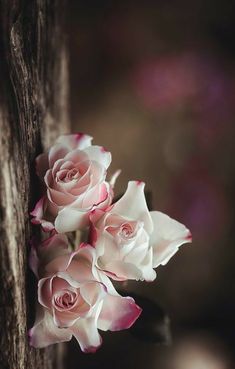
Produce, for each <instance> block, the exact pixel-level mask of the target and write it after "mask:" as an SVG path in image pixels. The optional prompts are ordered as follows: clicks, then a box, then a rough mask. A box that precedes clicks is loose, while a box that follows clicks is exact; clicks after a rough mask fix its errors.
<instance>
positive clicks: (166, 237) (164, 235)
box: [150, 211, 192, 268]
mask: <svg viewBox="0 0 235 369" xmlns="http://www.w3.org/2000/svg"><path fill="white" fill-rule="evenodd" d="M150 214H151V217H152V220H153V224H154V231H153V233H152V235H151V237H150V245H152V247H153V267H154V268H156V267H157V266H158V265H160V264H161V265H165V264H166V263H167V262H168V261H169V260H170V258H171V257H172V256H173V255H174V254H175V253H176V252H177V251H178V249H179V247H180V246H181V245H183V244H184V243H188V242H191V241H192V236H191V233H190V231H189V230H188V229H187V228H186V227H185V226H184V225H183V224H181V223H179V222H177V221H176V220H174V219H172V218H170V217H169V216H168V215H166V214H163V213H161V212H159V211H151V212H150Z"/></svg>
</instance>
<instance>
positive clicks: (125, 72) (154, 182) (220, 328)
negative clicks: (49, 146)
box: [67, 0, 235, 369]
mask: <svg viewBox="0 0 235 369" xmlns="http://www.w3.org/2000/svg"><path fill="white" fill-rule="evenodd" d="M68 8H69V17H68V22H67V23H68V40H69V45H70V108H71V118H72V124H73V132H76V131H79V132H80V131H81V132H85V133H88V134H90V135H91V136H93V137H94V143H95V144H98V145H103V146H105V147H106V148H107V149H108V150H109V151H111V152H112V155H113V162H112V167H111V170H110V172H109V173H112V172H114V171H115V170H116V169H119V168H120V169H122V173H121V176H120V177H119V179H118V181H117V185H116V194H117V195H118V194H121V193H123V192H124V191H125V189H126V185H127V181H128V180H130V179H132V180H133V179H137V180H140V179H141V180H143V181H144V182H146V188H147V190H148V191H151V194H152V207H153V208H154V209H156V210H160V211H163V212H166V213H167V214H168V215H170V216H171V217H173V218H175V219H177V220H179V221H180V222H182V223H184V224H185V225H187V227H188V228H190V230H191V231H192V234H193V244H191V245H184V246H182V248H181V249H180V250H179V252H178V253H177V254H176V255H175V257H174V258H173V259H172V260H171V261H170V262H169V263H168V264H167V265H166V266H165V267H160V268H158V276H157V279H156V281H155V282H153V283H144V282H143V283H138V284H136V283H128V284H125V285H123V286H121V289H122V290H123V291H125V292H126V293H129V294H130V295H131V294H132V293H138V294H139V295H140V296H141V297H142V298H149V299H150V300H151V301H153V302H155V303H156V304H158V305H160V306H161V307H163V309H164V310H165V311H166V312H167V315H168V316H169V318H170V324H171V335H172V339H171V344H170V345H158V344H157V343H154V342H148V339H147V338H146V337H145V336H144V335H143V337H140V338H141V339H139V338H138V337H137V336H133V335H132V334H131V332H129V331H125V332H118V333H111V334H109V333H105V334H102V335H103V346H102V347H101V348H100V349H99V351H98V352H97V353H96V354H95V355H91V354H90V355H84V354H81V353H80V351H79V348H78V346H77V345H76V343H75V342H71V344H70V345H69V357H68V358H67V363H68V368H70V369H75V368H83V369H98V368H103V369H106V368H109V369H110V368H113V369H117V368H120V369H127V368H128V369H129V368H132V367H133V368H137V369H138V368H148V369H153V368H157V369H234V367H235V364H234V349H235V267H234V264H235V245H234V220H235V211H234V191H235V140H234V138H235V63H234V62H235V42H234V39H235V2H233V1H223V2H219V1H215V0H213V1H212V0H204V1H202V0H197V1H186V0H182V1H180V0H177V1H170V0H159V1H158V0H155V1H148V0H145V1H138V0H135V1H129V0H125V1H121V0H120V1H108V0H106V1H104V0H99V1H90V0H87V1H79V0H77V1H76V0H70V1H69V2H68ZM156 315H157V312H156ZM152 318H153V325H154V324H155V323H154V316H153V317H152ZM152 318H151V319H152Z"/></svg>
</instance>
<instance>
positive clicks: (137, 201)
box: [112, 181, 153, 234]
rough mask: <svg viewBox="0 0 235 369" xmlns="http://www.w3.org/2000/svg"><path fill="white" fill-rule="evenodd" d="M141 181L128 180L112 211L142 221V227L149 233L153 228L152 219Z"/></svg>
mask: <svg viewBox="0 0 235 369" xmlns="http://www.w3.org/2000/svg"><path fill="white" fill-rule="evenodd" d="M144 186H145V184H144V183H143V182H137V181H130V182H128V187H127V190H126V192H125V193H124V195H123V196H122V197H121V199H120V200H119V201H117V202H116V203H115V204H114V206H113V208H112V213H115V214H118V215H121V216H123V217H124V218H128V219H132V220H141V221H143V222H144V228H145V230H146V231H147V232H148V234H150V233H151V232H152V230H153V224H152V219H151V217H150V213H149V210H148V207H147V204H146V200H145V195H144Z"/></svg>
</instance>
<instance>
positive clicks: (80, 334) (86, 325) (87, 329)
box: [69, 302, 102, 352]
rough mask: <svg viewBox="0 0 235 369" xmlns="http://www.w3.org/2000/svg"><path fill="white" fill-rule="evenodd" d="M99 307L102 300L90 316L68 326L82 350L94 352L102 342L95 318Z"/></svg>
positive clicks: (98, 312)
mask: <svg viewBox="0 0 235 369" xmlns="http://www.w3.org/2000/svg"><path fill="white" fill-rule="evenodd" d="M101 308H102V302H101V303H100V304H99V305H98V306H97V308H96V311H95V312H94V314H93V315H92V316H91V317H89V318H81V319H79V320H77V322H76V323H75V324H74V325H73V326H72V327H70V328H69V330H70V331H71V332H72V334H73V335H74V337H75V338H76V340H77V341H78V343H79V345H80V347H81V349H82V351H83V352H95V351H96V350H97V349H98V348H99V347H100V345H101V343H102V339H101V337H100V335H99V333H98V329H97V319H98V316H99V314H100V310H101Z"/></svg>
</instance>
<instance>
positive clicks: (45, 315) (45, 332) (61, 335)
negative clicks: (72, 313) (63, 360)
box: [29, 308, 72, 348]
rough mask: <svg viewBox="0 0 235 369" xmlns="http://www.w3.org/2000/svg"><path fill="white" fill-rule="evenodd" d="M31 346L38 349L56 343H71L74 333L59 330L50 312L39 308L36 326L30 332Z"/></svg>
mask: <svg viewBox="0 0 235 369" xmlns="http://www.w3.org/2000/svg"><path fill="white" fill-rule="evenodd" d="M29 337H30V345H31V346H33V347H37V348H42V347H46V346H49V345H52V344H54V343H59V342H65V341H70V340H71V338H72V333H71V332H70V331H69V330H68V329H63V328H57V327H56V325H55V324H54V321H53V317H52V316H51V315H50V314H49V312H48V311H46V310H44V309H41V308H39V309H38V312H37V318H36V322H35V325H34V326H33V328H31V329H30V331H29Z"/></svg>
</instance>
